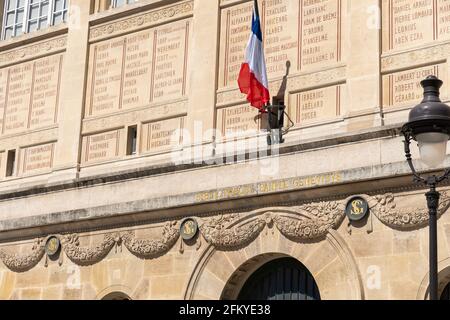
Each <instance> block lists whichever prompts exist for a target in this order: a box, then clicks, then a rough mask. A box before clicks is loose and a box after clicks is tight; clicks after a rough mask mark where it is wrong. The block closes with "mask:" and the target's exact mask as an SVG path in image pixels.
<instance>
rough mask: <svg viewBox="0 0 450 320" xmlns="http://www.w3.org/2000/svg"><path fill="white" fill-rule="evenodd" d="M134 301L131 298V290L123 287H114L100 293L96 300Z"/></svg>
mask: <svg viewBox="0 0 450 320" xmlns="http://www.w3.org/2000/svg"><path fill="white" fill-rule="evenodd" d="M114 298H123V299H119V300H134V299H133V297H132V296H131V288H129V287H127V286H123V285H112V286H109V287H107V288H105V289H103V290H102V291H100V292H99V293H98V294H97V296H96V297H95V300H117V299H114Z"/></svg>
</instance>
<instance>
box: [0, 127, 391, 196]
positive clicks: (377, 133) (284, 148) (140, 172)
mask: <svg viewBox="0 0 450 320" xmlns="http://www.w3.org/2000/svg"><path fill="white" fill-rule="evenodd" d="M399 128H400V126H399V125H390V126H385V127H381V128H372V129H368V130H362V131H358V132H352V133H346V134H337V135H330V136H325V137H321V138H316V139H309V140H304V141H302V142H293V143H290V144H284V145H280V149H279V155H282V154H289V153H296V152H303V151H308V150H313V149H319V148H324V147H332V146H337V145H342V144H346V143H353V142H361V141H366V140H372V139H378V138H386V137H395V136H397V135H398V133H399ZM244 156H245V158H246V159H247V158H248V152H246V153H245V154H238V155H236V156H235V158H237V159H239V158H241V157H242V158H243V157H244ZM220 158H222V161H220V160H219V159H220ZM214 159H217V161H214ZM224 159H225V157H216V158H210V159H208V160H207V162H208V163H226V162H227V161H223V160H224ZM208 163H206V162H202V163H201V164H196V163H195V160H194V163H191V164H181V165H176V164H173V163H169V162H168V163H163V164H158V165H153V166H147V167H143V168H138V169H133V170H125V171H119V172H113V173H108V174H101V175H95V176H90V177H83V178H79V179H75V180H70V181H65V182H56V183H46V184H37V185H34V186H30V187H26V188H17V189H14V190H12V191H5V192H2V193H0V201H5V200H10V199H14V198H21V197H28V196H33V195H39V194H44V193H51V192H58V191H63V190H68V189H77V188H86V187H91V186H95V185H100V184H104V183H111V182H120V181H126V180H132V179H139V178H144V177H149V176H153V175H160V174H170V173H176V172H178V171H183V170H192V169H199V168H206V167H213V166H216V165H214V164H208ZM226 165H227V164H225V165H224V166H226Z"/></svg>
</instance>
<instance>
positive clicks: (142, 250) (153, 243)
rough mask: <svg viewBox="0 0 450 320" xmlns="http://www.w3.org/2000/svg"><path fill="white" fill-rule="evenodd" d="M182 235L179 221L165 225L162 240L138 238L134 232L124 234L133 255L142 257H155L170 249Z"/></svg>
mask: <svg viewBox="0 0 450 320" xmlns="http://www.w3.org/2000/svg"><path fill="white" fill-rule="evenodd" d="M179 237H180V231H179V228H178V223H177V222H176V221H172V222H168V223H166V224H165V225H164V228H163V231H162V239H161V240H143V239H136V236H135V234H134V232H131V231H130V232H126V233H124V234H123V235H122V241H123V244H124V245H125V247H126V248H127V249H128V251H130V252H131V253H132V254H133V255H135V256H137V257H138V258H141V259H154V258H157V257H159V256H161V255H163V254H164V253H166V252H167V251H169V250H170V249H171V248H172V247H173V246H174V245H175V243H176V242H177V240H178V238H179Z"/></svg>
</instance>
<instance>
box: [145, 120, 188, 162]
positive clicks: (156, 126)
mask: <svg viewBox="0 0 450 320" xmlns="http://www.w3.org/2000/svg"><path fill="white" fill-rule="evenodd" d="M184 122H185V118H184V117H181V118H173V119H167V120H162V121H155V122H151V123H146V124H144V125H143V126H142V141H143V143H142V151H143V152H152V153H154V152H163V151H169V150H170V149H171V148H174V147H176V146H178V145H180V144H181V143H182V138H183V136H182V130H183V128H184Z"/></svg>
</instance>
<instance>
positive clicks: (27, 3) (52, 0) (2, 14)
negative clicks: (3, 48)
mask: <svg viewBox="0 0 450 320" xmlns="http://www.w3.org/2000/svg"><path fill="white" fill-rule="evenodd" d="M10 1H18V0H5V1H3V3H2V4H1V5H0V6H2V7H0V19H1V21H2V30H1V38H0V39H1V40H10V39H13V38H16V37H18V36H20V35H23V34H26V33H32V32H33V31H37V30H42V29H46V28H48V27H50V26H53V25H57V24H60V23H63V22H64V21H67V17H68V11H69V3H70V0H41V1H39V2H37V3H36V2H35V3H32V1H31V0H23V7H19V8H17V4H16V8H14V10H8V4H9V3H10ZM44 1H45V2H48V12H47V13H46V16H45V15H43V16H41V15H38V17H37V18H36V17H35V18H27V17H29V14H30V9H31V7H32V6H34V7H36V6H38V8H40V6H41V5H42V4H43V2H44ZM57 1H63V7H62V9H61V10H56V4H57ZM16 3H17V2H16ZM22 8H23V9H22ZM18 9H20V10H23V13H22V15H23V18H22V19H23V20H22V21H21V22H17V23H13V24H12V26H13V28H14V27H15V26H17V25H20V26H21V32H20V33H18V34H14V31H13V34H12V35H11V36H9V37H7V33H6V30H7V26H6V22H7V21H6V20H7V16H8V13H11V12H13V11H14V18H16V17H17V15H18V14H19V13H18V11H19V10H18ZM39 11H40V10H39ZM58 15H61V16H62V19H61V20H60V21H58V22H57V23H55V18H56V17H57V16H58ZM42 17H46V23H45V24H44V25H43V26H42V27H39V25H38V27H37V29H35V30H32V31H29V30H30V29H29V28H30V23H33V22H37V23H39V19H41V18H42ZM8 27H9V26H8Z"/></svg>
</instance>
